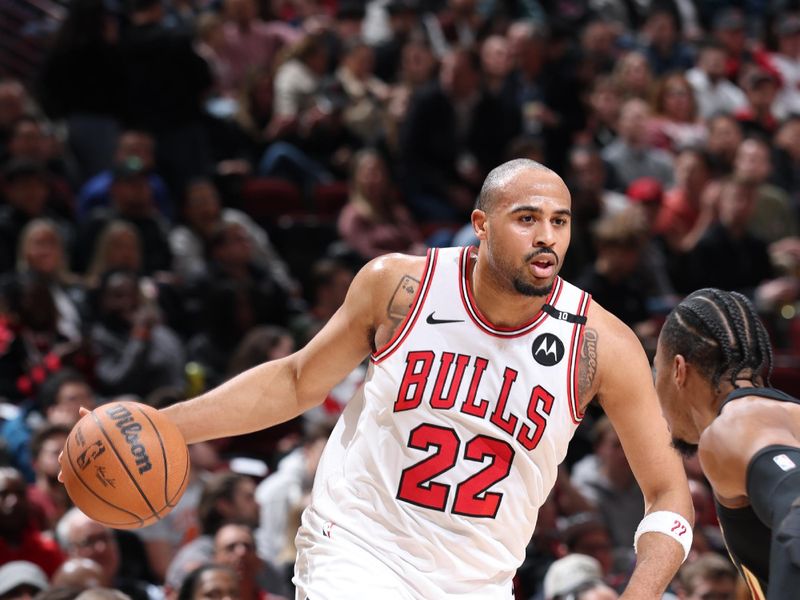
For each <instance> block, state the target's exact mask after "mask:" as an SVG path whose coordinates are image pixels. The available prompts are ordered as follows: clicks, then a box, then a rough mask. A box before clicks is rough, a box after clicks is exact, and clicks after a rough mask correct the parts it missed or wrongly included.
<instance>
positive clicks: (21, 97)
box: [0, 78, 30, 156]
mask: <svg viewBox="0 0 800 600" xmlns="http://www.w3.org/2000/svg"><path fill="white" fill-rule="evenodd" d="M29 104H30V98H29V97H28V92H27V91H26V90H25V86H24V85H22V82H21V81H19V80H18V79H12V78H8V79H2V80H0V156H6V153H7V148H6V144H7V143H8V138H9V137H10V135H11V129H12V127H13V125H14V123H16V122H17V120H18V119H20V118H21V117H22V116H23V115H24V114H25V113H27V112H28V110H29Z"/></svg>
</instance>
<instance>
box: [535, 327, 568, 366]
mask: <svg viewBox="0 0 800 600" xmlns="http://www.w3.org/2000/svg"><path fill="white" fill-rule="evenodd" d="M531 351H532V352H533V359H534V360H535V361H536V362H537V363H539V364H540V365H542V366H543V367H552V366H553V365H555V364H558V363H559V362H560V361H561V359H562V358H564V344H562V343H561V340H560V339H558V338H557V337H556V336H554V335H553V334H552V333H543V334H541V335H540V336H537V338H536V339H535V340H533V347H532V348H531Z"/></svg>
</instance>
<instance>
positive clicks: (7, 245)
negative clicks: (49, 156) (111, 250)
mask: <svg viewBox="0 0 800 600" xmlns="http://www.w3.org/2000/svg"><path fill="white" fill-rule="evenodd" d="M2 184H3V187H2V195H3V199H4V200H5V203H4V204H3V205H1V206H0V273H2V272H6V271H13V270H14V269H15V268H16V263H17V248H18V246H19V236H20V233H22V230H23V228H24V227H25V225H27V224H28V223H29V222H30V221H32V220H33V219H37V218H42V217H46V218H49V219H51V220H53V221H54V222H55V223H57V225H58V227H59V229H60V230H61V232H62V236H63V237H64V238H65V239H66V240H67V245H69V242H70V241H71V238H72V235H71V234H72V227H71V225H70V224H69V223H68V222H67V221H66V220H64V219H62V218H61V217H60V215H58V214H57V213H56V212H55V211H53V210H52V209H51V208H49V207H48V197H49V194H50V176H49V175H48V173H47V171H46V170H45V169H44V167H42V165H41V164H40V163H36V162H31V161H27V160H13V161H10V162H8V163H6V164H5V165H4V166H3V169H2Z"/></svg>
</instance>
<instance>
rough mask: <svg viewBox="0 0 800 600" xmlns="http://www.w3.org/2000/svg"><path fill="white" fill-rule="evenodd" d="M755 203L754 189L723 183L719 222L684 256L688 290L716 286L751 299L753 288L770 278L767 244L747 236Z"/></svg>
mask: <svg viewBox="0 0 800 600" xmlns="http://www.w3.org/2000/svg"><path fill="white" fill-rule="evenodd" d="M757 203H758V197H757V195H756V188H754V187H753V186H750V185H747V184H746V183H743V182H739V181H737V180H733V179H728V180H725V181H723V182H722V184H721V185H720V190H719V197H718V200H717V209H716V210H717V211H718V221H717V222H715V223H713V224H712V225H711V226H710V227H709V228H708V229H707V230H706V232H705V233H704V234H703V236H702V237H701V238H700V240H699V241H698V242H697V245H696V246H695V247H694V249H693V250H692V251H691V252H690V253H689V255H688V257H687V261H686V264H687V265H688V267H689V277H690V281H691V283H690V285H689V288H690V289H697V288H699V287H703V286H710V287H718V288H720V289H724V290H735V291H739V292H742V293H744V294H746V295H748V296H750V297H751V298H753V297H754V294H755V289H756V288H757V287H758V286H759V285H760V284H761V283H764V282H765V281H767V280H768V279H770V278H771V277H772V267H771V266H770V260H769V254H768V252H767V243H766V242H765V241H764V240H763V239H761V238H759V237H757V236H755V235H753V234H752V233H750V223H751V221H752V218H753V215H754V214H755V211H756V205H757Z"/></svg>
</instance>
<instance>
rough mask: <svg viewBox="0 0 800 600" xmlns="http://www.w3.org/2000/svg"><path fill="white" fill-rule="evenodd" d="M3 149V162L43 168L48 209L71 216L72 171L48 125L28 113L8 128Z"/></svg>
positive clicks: (59, 143) (57, 139) (73, 175)
mask: <svg viewBox="0 0 800 600" xmlns="http://www.w3.org/2000/svg"><path fill="white" fill-rule="evenodd" d="M6 150H7V152H8V155H7V157H5V159H6V160H15V159H17V160H23V161H30V162H34V163H38V164H40V165H42V166H44V167H45V169H46V170H47V173H48V174H49V176H50V188H51V190H50V204H51V206H52V208H53V209H55V210H58V211H59V213H60V214H62V215H63V216H64V217H71V216H72V190H71V187H70V182H72V181H74V179H75V174H74V169H73V168H72V164H71V163H70V162H69V161H68V160H67V157H65V156H64V152H63V148H62V146H61V140H60V139H59V138H58V137H57V136H56V134H55V132H54V130H53V128H52V127H51V126H50V124H48V123H46V122H45V121H44V120H42V119H40V118H39V117H37V116H34V115H30V114H29V115H24V116H22V117H20V118H19V119H17V121H16V122H15V123H14V124H13V126H12V128H11V135H10V136H9V138H8V143H7V147H6Z"/></svg>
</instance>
